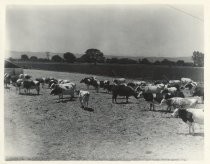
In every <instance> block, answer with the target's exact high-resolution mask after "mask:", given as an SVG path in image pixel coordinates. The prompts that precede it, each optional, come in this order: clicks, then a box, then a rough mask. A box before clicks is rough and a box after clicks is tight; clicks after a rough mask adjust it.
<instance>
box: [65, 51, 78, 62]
mask: <svg viewBox="0 0 210 164" xmlns="http://www.w3.org/2000/svg"><path fill="white" fill-rule="evenodd" d="M63 58H64V60H65V61H67V62H68V63H74V62H75V61H76V57H75V55H74V54H73V53H71V52H66V53H64V54H63Z"/></svg>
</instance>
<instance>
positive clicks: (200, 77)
mask: <svg viewBox="0 0 210 164" xmlns="http://www.w3.org/2000/svg"><path fill="white" fill-rule="evenodd" d="M15 63H16V64H18V65H19V66H21V67H23V68H31V69H40V70H48V71H59V72H71V73H85V74H94V75H102V76H109V77H126V78H135V79H144V80H160V79H163V78H165V77H167V78H169V79H180V78H182V77H189V78H191V79H193V80H194V81H199V82H203V81H204V69H203V68H202V67H186V66H185V67H183V66H171V67H169V66H164V65H143V64H97V65H94V64H87V63H74V64H69V63H53V62H49V63H45V62H28V61H26V62H24V61H16V62H15ZM163 75H164V76H163Z"/></svg>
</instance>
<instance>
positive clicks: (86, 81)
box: [80, 77, 100, 92]
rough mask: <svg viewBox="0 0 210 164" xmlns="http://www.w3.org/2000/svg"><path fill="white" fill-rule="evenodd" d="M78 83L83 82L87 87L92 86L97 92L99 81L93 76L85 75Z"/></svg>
mask: <svg viewBox="0 0 210 164" xmlns="http://www.w3.org/2000/svg"><path fill="white" fill-rule="evenodd" d="M80 83H84V84H86V86H87V89H89V86H90V85H91V86H93V87H94V88H95V90H96V92H99V87H100V81H99V80H97V79H96V78H95V77H86V78H84V79H82V80H81V81H80Z"/></svg>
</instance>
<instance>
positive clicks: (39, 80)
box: [35, 77, 45, 88]
mask: <svg viewBox="0 0 210 164" xmlns="http://www.w3.org/2000/svg"><path fill="white" fill-rule="evenodd" d="M35 80H36V81H38V82H39V83H40V84H41V85H42V88H44V84H45V79H44V78H42V77H40V78H36V79H35Z"/></svg>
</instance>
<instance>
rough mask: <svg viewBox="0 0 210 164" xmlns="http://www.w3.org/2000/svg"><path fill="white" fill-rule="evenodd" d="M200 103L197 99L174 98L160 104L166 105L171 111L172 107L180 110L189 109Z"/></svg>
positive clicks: (164, 100)
mask: <svg viewBox="0 0 210 164" xmlns="http://www.w3.org/2000/svg"><path fill="white" fill-rule="evenodd" d="M197 103H198V99H197V98H194V99H193V98H190V99H189V98H181V97H173V98H170V99H163V100H162V101H161V103H160V105H163V104H166V105H167V106H168V107H167V110H171V107H173V108H174V109H175V108H179V109H187V108H192V107H195V106H196V104H197Z"/></svg>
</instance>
